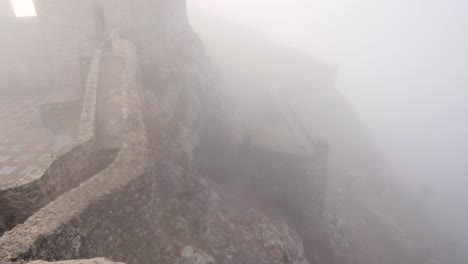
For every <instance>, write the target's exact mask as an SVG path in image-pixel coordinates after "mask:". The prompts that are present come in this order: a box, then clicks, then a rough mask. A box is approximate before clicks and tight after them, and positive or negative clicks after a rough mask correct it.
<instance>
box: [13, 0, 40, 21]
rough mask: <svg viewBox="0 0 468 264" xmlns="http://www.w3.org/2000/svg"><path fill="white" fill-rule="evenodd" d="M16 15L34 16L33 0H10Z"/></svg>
mask: <svg viewBox="0 0 468 264" xmlns="http://www.w3.org/2000/svg"><path fill="white" fill-rule="evenodd" d="M10 1H11V5H12V6H13V11H14V13H15V16H16V17H35V16H36V8H35V7H34V1H33V0H10Z"/></svg>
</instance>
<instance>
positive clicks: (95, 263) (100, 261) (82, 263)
mask: <svg viewBox="0 0 468 264" xmlns="http://www.w3.org/2000/svg"><path fill="white" fill-rule="evenodd" d="M49 263H50V264H112V263H114V264H123V263H121V262H112V261H110V260H108V259H106V258H95V259H88V260H68V261H59V262H47V261H33V262H29V264H49Z"/></svg>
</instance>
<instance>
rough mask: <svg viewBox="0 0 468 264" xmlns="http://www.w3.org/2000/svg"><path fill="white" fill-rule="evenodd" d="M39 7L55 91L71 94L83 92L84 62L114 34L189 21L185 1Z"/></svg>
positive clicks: (84, 0)
mask: <svg viewBox="0 0 468 264" xmlns="http://www.w3.org/2000/svg"><path fill="white" fill-rule="evenodd" d="M35 5H36V11H37V15H38V20H39V23H40V28H41V32H42V34H43V37H44V39H46V40H47V42H46V44H45V45H46V47H47V48H46V49H47V51H48V54H49V57H50V60H51V65H52V69H53V72H54V73H55V76H57V77H56V78H55V83H54V87H56V88H57V89H62V90H63V89H68V90H71V91H78V90H80V87H81V76H82V74H81V73H80V72H81V71H82V70H84V69H83V66H82V64H81V61H83V60H86V58H88V57H90V56H91V53H92V51H93V49H94V48H95V47H96V46H97V45H99V44H101V43H102V41H103V40H104V39H105V38H106V37H108V36H109V33H110V32H112V31H113V30H119V31H123V30H130V31H132V30H140V29H143V28H150V29H149V30H151V31H157V30H158V27H159V25H164V24H167V23H166V20H171V19H173V18H174V17H177V19H179V18H183V19H184V20H187V19H186V16H187V15H186V12H185V8H181V6H183V7H184V6H185V0H175V1H174V0H171V1H169V0H158V1H150V0H138V1H127V0H79V1H61V0H35ZM181 21H183V20H180V19H179V20H178V23H180V22H181Z"/></svg>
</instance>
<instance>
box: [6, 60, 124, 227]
mask: <svg viewBox="0 0 468 264" xmlns="http://www.w3.org/2000/svg"><path fill="white" fill-rule="evenodd" d="M100 60H101V54H100V52H97V53H96V54H95V56H94V59H93V62H92V66H91V70H90V74H89V79H88V84H87V86H86V90H85V94H84V99H83V106H82V110H81V115H80V122H79V129H78V138H77V140H76V143H75V144H73V145H72V146H70V147H67V148H65V149H62V150H60V151H59V152H58V153H55V154H52V155H48V156H45V157H43V158H42V159H41V160H40V161H39V162H37V163H36V164H34V167H33V169H31V172H30V173H29V174H28V175H26V176H25V177H22V178H20V179H18V180H16V181H14V182H6V183H0V218H2V219H3V222H4V223H5V225H6V229H11V228H12V227H14V226H15V225H17V224H19V223H22V222H24V221H25V220H26V219H27V218H28V217H29V216H30V215H31V214H33V213H34V212H36V211H37V210H38V209H40V208H41V207H43V206H44V205H46V204H47V203H49V202H51V201H53V200H54V199H55V198H57V197H58V196H59V195H61V194H63V193H65V192H66V191H68V190H70V189H72V188H74V187H76V186H78V185H79V184H80V183H81V182H83V181H85V180H86V179H88V178H89V177H91V176H93V175H94V174H96V173H97V172H98V171H100V170H102V169H104V168H105V167H106V166H107V165H108V164H109V163H110V161H112V159H113V158H114V157H115V156H114V154H115V153H113V152H112V151H108V152H101V151H100V149H99V148H97V147H96V146H95V145H96V144H95V140H96V135H95V133H96V132H95V130H96V129H95V123H96V117H95V116H96V93H97V80H98V76H99V67H100ZM2 233H3V232H2ZM0 234H1V233H0Z"/></svg>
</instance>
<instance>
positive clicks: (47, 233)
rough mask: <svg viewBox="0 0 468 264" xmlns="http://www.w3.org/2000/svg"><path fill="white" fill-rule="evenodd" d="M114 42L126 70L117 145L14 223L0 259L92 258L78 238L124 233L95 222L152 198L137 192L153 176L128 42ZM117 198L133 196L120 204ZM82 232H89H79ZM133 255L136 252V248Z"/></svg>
mask: <svg viewBox="0 0 468 264" xmlns="http://www.w3.org/2000/svg"><path fill="white" fill-rule="evenodd" d="M114 41H119V42H120V45H119V47H120V48H119V50H117V52H119V55H121V56H122V55H123V56H124V57H125V69H126V70H125V74H124V76H122V82H121V91H122V100H121V101H120V102H121V108H122V111H121V113H122V115H123V120H124V121H123V128H122V138H123V139H124V141H123V142H122V148H121V149H120V151H119V152H118V154H117V157H116V158H115V160H114V161H113V162H112V163H111V164H110V166H108V167H107V168H106V169H104V170H103V171H101V172H100V173H98V174H96V175H95V176H93V177H91V178H90V179H88V180H87V181H85V182H83V183H82V184H81V185H80V186H78V187H76V188H74V189H72V190H70V191H68V192H66V193H65V194H63V195H61V196H60V197H59V198H57V199H56V200H55V201H53V202H52V203H50V204H48V205H47V206H46V207H44V208H42V209H41V210H39V211H38V212H37V213H35V214H34V215H33V216H31V217H30V218H29V219H28V220H27V221H26V222H25V223H24V224H21V225H18V226H17V227H16V228H14V229H13V230H11V231H9V232H7V233H6V234H5V235H4V236H3V237H2V238H0V262H1V263H4V262H7V263H8V261H10V262H11V261H16V260H22V259H24V260H34V259H51V260H54V259H72V258H82V257H92V255H91V256H89V255H90V253H89V251H90V250H96V247H95V244H93V243H91V242H89V241H88V243H84V241H83V240H82V239H83V238H84V237H86V239H89V237H91V236H93V235H94V236H99V239H100V240H102V241H100V242H99V243H104V244H106V242H103V241H104V240H105V239H106V237H108V236H115V235H117V236H121V235H124V234H120V233H119V232H124V231H121V230H120V226H121V225H119V232H117V231H116V230H109V227H104V226H102V227H100V225H102V223H104V222H112V221H122V220H125V218H123V217H117V218H115V219H114V218H113V217H115V214H123V215H125V216H129V215H131V216H133V215H138V214H131V212H134V211H135V210H137V212H139V210H143V209H142V208H145V206H149V205H151V204H152V201H153V199H155V198H154V197H155V195H156V193H152V194H150V195H147V194H144V193H140V192H139V191H138V190H139V189H141V188H147V187H148V186H154V183H153V182H152V181H154V178H153V177H152V174H151V173H149V170H150V169H149V168H148V167H149V164H150V162H149V159H150V151H149V148H148V143H147V138H146V130H145V127H144V123H143V113H142V109H141V98H140V97H139V93H138V83H137V80H136V73H137V69H138V63H137V57H136V51H135V50H134V48H133V47H132V45H131V44H130V43H129V42H126V41H123V40H114ZM121 49H123V50H124V51H125V52H123V51H122V50H121ZM155 192H156V191H155ZM122 199H124V200H125V199H133V200H132V201H131V202H128V203H122ZM145 199H149V200H145ZM142 201H143V202H144V203H143V204H141V205H140V206H135V208H128V206H122V205H125V204H140V203H142ZM110 208H112V209H110ZM95 214H97V215H98V216H96V215H95ZM134 221H136V220H135V219H134ZM127 224H131V223H127ZM133 228H135V227H134V226H133ZM133 231H134V230H133ZM88 232H91V233H90V234H89V235H84V234H86V233H88ZM115 232H117V233H115ZM114 233H115V234H114ZM91 234H93V235H91ZM109 247H111V246H109ZM106 248H107V246H106ZM112 251H115V252H116V254H117V255H118V254H121V252H119V250H118V249H116V248H113V250H112ZM136 251H138V249H136ZM86 252H88V253H86ZM108 254H110V253H108ZM135 254H136V255H138V253H137V252H136V253H135ZM96 255H97V256H99V255H101V256H102V255H105V254H96ZM119 259H122V258H119Z"/></svg>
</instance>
